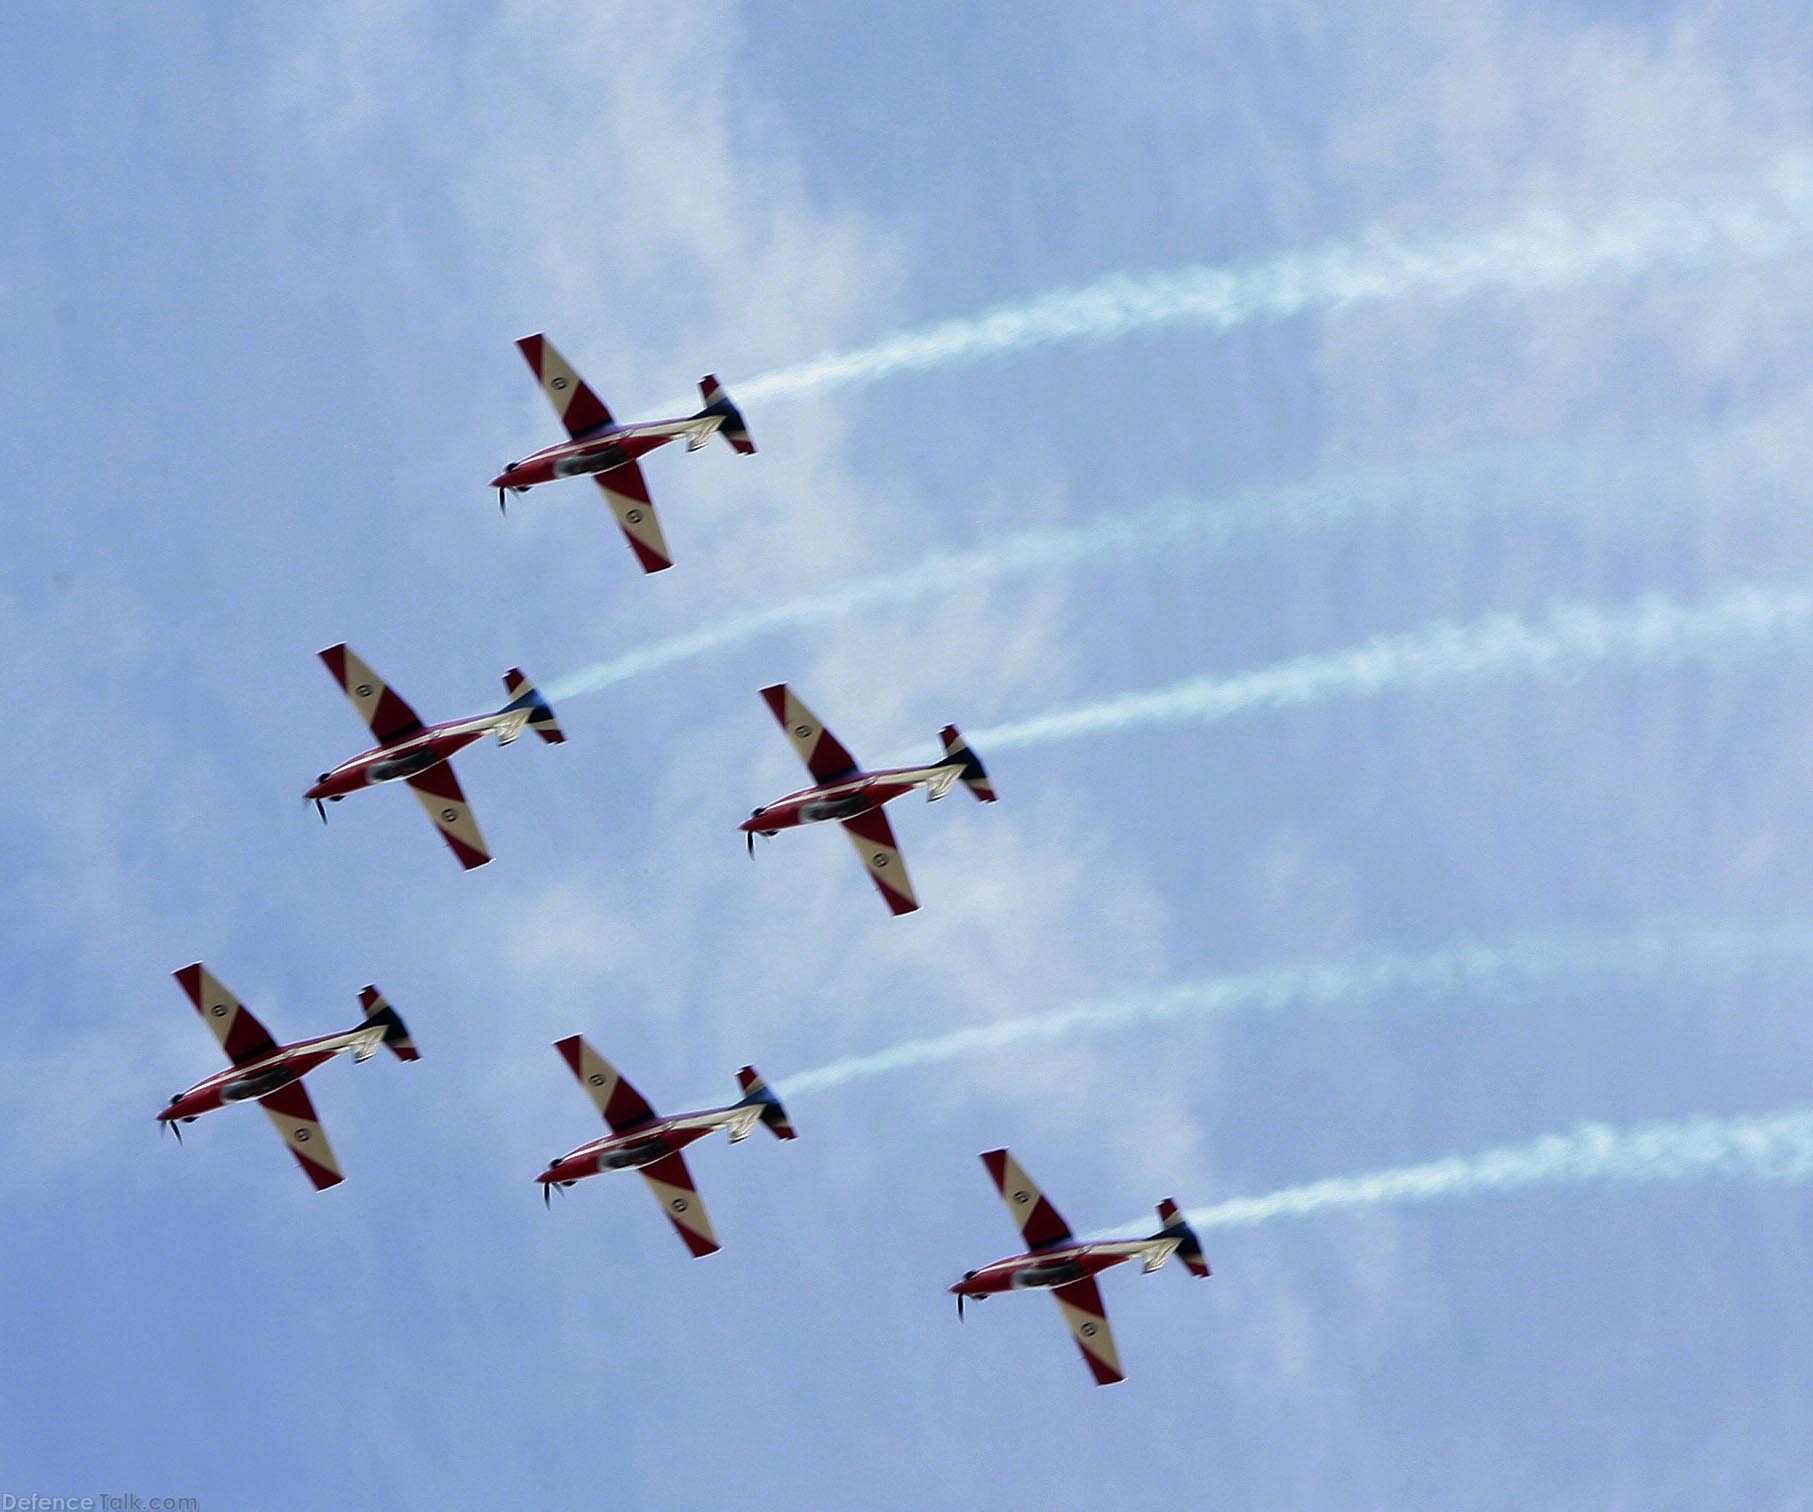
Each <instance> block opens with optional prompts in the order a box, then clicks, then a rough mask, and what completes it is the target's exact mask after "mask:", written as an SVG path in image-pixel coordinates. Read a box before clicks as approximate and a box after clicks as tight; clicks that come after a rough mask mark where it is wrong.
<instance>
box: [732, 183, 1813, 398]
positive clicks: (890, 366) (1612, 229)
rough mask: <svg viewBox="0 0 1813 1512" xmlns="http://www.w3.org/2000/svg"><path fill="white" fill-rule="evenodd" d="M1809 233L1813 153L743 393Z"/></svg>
mask: <svg viewBox="0 0 1813 1512" xmlns="http://www.w3.org/2000/svg"><path fill="white" fill-rule="evenodd" d="M1810 233H1813V160H1810V159H1809V157H1808V155H1807V154H1806V153H1804V152H1798V151H1797V152H1791V153H1787V154H1785V155H1784V156H1782V157H1781V158H1780V159H1778V160H1777V161H1776V162H1775V163H1774V164H1773V165H1772V166H1771V167H1770V168H1769V169H1768V170H1767V171H1766V172H1765V173H1764V174H1763V175H1762V176H1761V177H1760V178H1759V179H1758V180H1756V181H1755V182H1754V183H1753V184H1752V185H1750V186H1748V187H1746V188H1745V189H1742V190H1739V191H1735V192H1734V191H1732V190H1731V189H1729V188H1728V187H1727V188H1721V189H1718V190H1712V191H1709V192H1706V193H1702V194H1699V195H1697V196H1694V197H1687V198H1682V199H1677V200H1671V201H1660V202H1651V203H1647V204H1632V205H1626V206H1624V207H1622V208H1617V209H1613V210H1611V211H1609V212H1607V213H1605V214H1604V215H1603V216H1601V217H1600V218H1598V219H1597V220H1595V221H1593V222H1591V223H1586V224H1582V223H1579V222H1573V221H1570V220H1568V219H1567V218H1565V217H1563V216H1561V215H1559V214H1556V213H1554V212H1545V213H1540V214H1535V215H1531V216H1530V217H1528V218H1526V219H1525V220H1522V221H1520V222H1517V223H1516V224H1513V225H1509V226H1506V227H1503V228H1501V229H1499V230H1497V231H1494V232H1490V233H1487V234H1485V235H1481V236H1473V237H1466V236H1457V237H1449V238H1446V239H1441V240H1431V241H1426V242H1421V243H1417V242H1406V241H1403V240H1401V239H1398V238H1395V237H1392V236H1389V235H1386V234H1383V233H1380V232H1373V233H1371V234H1368V235H1364V236H1361V237H1359V238H1357V239H1355V240H1352V241H1345V242H1335V243H1332V244H1330V245H1328V246H1324V247H1321V248H1319V249H1317V250H1314V251H1310V252H1294V253H1288V254H1285V255H1284V256H1280V257H1274V258H1270V259H1268V260H1266V261H1263V262H1257V263H1250V264H1247V265H1245V266H1236V267H1212V266H1205V265H1197V266H1193V267H1186V268H1178V269H1173V270H1172V271H1170V272H1165V273H1148V274H1130V273H1120V274H1115V275H1113V276H1112V277H1109V278H1104V279H1102V280H1100V281H1099V282H1096V283H1092V284H1088V285H1086V286H1084V287H1081V288H1074V289H1058V290H1054V291H1053V292H1051V293H1048V294H1042V295H1039V296H1037V297H1036V298H1033V299H1029V300H1025V301H1023V302H1020V303H1016V304H1007V305H1001V306H999V307H997V308H995V309H993V310H988V311H985V312H984V313H982V314H980V315H977V316H972V317H968V318H965V319H960V320H949V321H944V322H942V323H940V324H937V325H932V326H925V327H922V328H919V329H916V330H908V331H901V332H897V333H895V334H894V335H891V336H886V337H883V338H882V339H881V340H880V341H877V342H875V343H873V344H872V345H870V346H865V347H858V348H855V349H852V350H850V351H844V352H833V353H830V354H828V355H826V356H823V357H818V358H814V359H812V360H811V361H808V362H803V363H800V364H798V365H797V366H794V367H788V368H781V369H778V370H776V371H774V372H770V373H764V374H762V375H761V376H759V377H757V378H754V379H752V380H745V381H743V382H741V383H739V384H737V385H735V387H736V390H737V394H738V397H739V400H741V401H748V400H763V399H776V398H783V397H786V396H788V395H792V394H800V393H805V392H808V391H811V390H816V389H825V388H833V387H843V386H847V385H851V384H859V383H873V382H875V381H876V380H878V379H881V378H887V377H890V376H892V375H894V374H897V373H908V372H922V371H925V370H926V369H929V368H937V367H944V366H947V365H949V364H951V363H956V362H974V361H976V360H978V359H980V358H984V357H992V356H996V355H998V354H1001V353H1005V352H1016V351H1023V350H1026V349H1028V348H1031V347H1038V346H1044V345H1047V344H1049V343H1052V342H1064V341H1112V340H1114V339H1116V338H1118V337H1121V336H1125V335H1128V334H1130V333H1132V332H1135V331H1142V330H1150V329H1153V328H1156V327H1160V326H1169V325H1198V326H1206V327H1208V328H1209V329H1211V330H1215V331H1227V330H1232V329H1234V328H1235V327H1237V326H1242V325H1247V324H1250V323H1252V322H1255V321H1263V320H1283V319H1286V318H1288V317H1290V316H1293V315H1298V314H1302V313H1304V312H1305V311H1309V310H1323V309H1335V308H1339V307H1340V306H1343V305H1349V304H1356V303H1361V302H1374V301H1381V300H1388V299H1402V298H1408V297H1412V296H1415V297H1420V298H1423V299H1432V300H1457V299H1462V298H1465V297H1467V296H1469V295H1474V294H1479V293H1482V292H1486V291H1489V290H1501V289H1502V290H1505V291H1508V292H1512V293H1528V292H1531V291H1535V290H1544V289H1558V288H1566V287H1569V286H1572V285H1578V284H1582V283H1587V282H1590V281H1592V280H1594V279H1600V278H1618V277H1621V278H1635V277H1640V276H1641V275H1643V274H1645V273H1648V272H1651V271H1654V270H1658V269H1669V268H1677V269H1684V270H1692V269H1695V268H1700V267H1706V266H1709V265H1713V264H1716V263H1719V262H1724V261H1731V260H1745V261H1754V260H1757V259H1761V258H1768V257H1775V256H1779V255H1781V254H1782V253H1784V252H1787V251H1789V250H1790V249H1792V248H1794V247H1796V246H1799V245H1801V244H1803V243H1804V242H1805V241H1806V240H1807V239H1808V237H1809V234H1810Z"/></svg>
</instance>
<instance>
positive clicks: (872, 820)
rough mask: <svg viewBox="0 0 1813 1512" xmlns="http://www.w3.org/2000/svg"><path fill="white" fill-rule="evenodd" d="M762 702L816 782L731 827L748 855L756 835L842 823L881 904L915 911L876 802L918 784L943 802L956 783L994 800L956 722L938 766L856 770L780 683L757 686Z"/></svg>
mask: <svg viewBox="0 0 1813 1512" xmlns="http://www.w3.org/2000/svg"><path fill="white" fill-rule="evenodd" d="M762 697H763V698H765V699H767V700H768V707H769V708H770V709H772V710H773V711H774V717H775V718H776V719H777V720H779V721H780V726H781V728H782V729H783V730H785V731H786V732H787V738H788V739H789V740H791V741H792V742H793V749H794V750H796V751H798V752H799V754H800V759H801V760H802V761H804V762H805V763H806V769H807V770H808V771H809V772H811V773H812V775H813V777H815V778H816V779H817V785H816V786H814V787H809V788H805V789H802V790H801V791H800V792H797V793H789V794H788V795H787V796H786V797H785V798H781V799H777V800H776V801H775V802H773V803H765V804H763V805H762V806H761V807H760V808H758V809H757V810H756V811H755V812H754V813H752V814H751V815H750V816H749V817H748V818H747V819H745V820H744V821H743V822H742V823H741V824H740V825H738V826H737V828H739V829H740V830H742V831H743V833H744V834H745V835H747V836H748V839H749V852H750V854H751V855H754V854H755V837H756V836H757V835H772V834H775V833H776V832H777V831H779V830H784V829H797V828H798V827H799V826H800V825H802V824H816V823H818V822H819V821H820V820H824V819H838V820H841V821H842V822H843V827H844V830H845V832H846V833H847V834H848V835H849V836H850V839H851V840H852V841H854V842H855V845H856V853H857V854H858V855H859V856H861V857H862V864H863V865H864V866H866V867H868V869H869V875H870V876H871V877H873V878H874V879H875V885H876V887H877V888H879V889H880V890H881V895H882V897H883V898H884V899H886V900H887V905H888V907H889V908H891V909H892V910H893V911H894V912H895V913H897V914H904V913H911V912H912V911H913V910H914V909H916V908H917V907H918V906H919V900H918V899H917V898H915V897H914V896H913V883H912V880H911V879H910V878H909V877H908V876H907V869H906V863H905V862H904V861H902V860H901V859H900V847H899V846H898V845H897V844H895V841H894V831H893V829H892V827H891V826H890V825H889V824H888V816H887V814H886V813H884V812H883V811H882V805H883V804H886V803H890V802H892V801H893V800H894V799H896V798H898V797H899V796H900V795H901V794H902V793H910V792H912V791H913V789H914V788H921V787H922V788H924V789H925V790H926V794H925V796H926V798H927V800H928V801H929V800H935V799H938V798H942V797H943V796H944V795H945V794H946V793H948V792H949V791H950V790H951V788H952V787H953V786H954V785H955V784H956V783H958V782H962V783H963V785H964V786H965V787H967V788H968V789H969V790H970V791H971V792H972V793H974V794H975V795H976V797H977V798H979V799H980V800H981V801H982V802H983V803H993V802H994V801H995V789H994V785H993V784H992V783H991V782H990V781H989V780H988V773H987V772H985V771H984V770H983V769H982V763H981V761H980V760H978V759H977V757H976V754H975V752H974V751H972V750H970V748H969V747H968V746H967V745H965V744H964V741H963V737H962V736H961V735H960V734H958V733H957V727H956V726H955V725H946V726H945V727H944V729H943V730H942V731H941V732H940V739H942V740H943V742H944V759H943V760H942V761H938V762H934V763H933V764H932V765H931V766H920V767H895V768H891V769H889V770H888V771H884V772H864V771H861V770H860V769H859V768H858V767H857V765H856V758H855V757H854V756H852V755H851V754H850V753H849V752H848V751H847V750H845V749H844V747H843V745H842V744H841V743H840V742H839V741H838V739H837V737H836V736H835V735H833V734H832V733H831V732H830V731H829V730H827V729H826V728H825V727H824V725H822V724H821V723H820V722H819V719H818V716H817V715H816V714H814V713H813V712H812V711H811V710H810V709H808V708H807V707H806V706H805V705H804V704H803V703H801V702H800V701H799V699H798V698H797V697H795V696H794V694H793V692H792V691H791V690H790V689H789V688H788V687H787V685H786V684H785V683H776V684H775V685H774V686H773V687H772V688H763V689H762Z"/></svg>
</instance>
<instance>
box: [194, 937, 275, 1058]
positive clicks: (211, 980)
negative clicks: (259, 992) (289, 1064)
mask: <svg viewBox="0 0 1813 1512" xmlns="http://www.w3.org/2000/svg"><path fill="white" fill-rule="evenodd" d="M171 974H172V975H173V976H174V977H175V978H176V982H177V985H178V986H179V987H181V988H182V990H183V991H184V992H186V993H188V994H189V1001H190V1002H191V1003H193V1004H195V1011H196V1012H197V1013H199V1014H200V1015H201V1018H202V1022H203V1023H204V1024H206V1025H207V1026H208V1027H209V1028H210V1029H211V1030H213V1031H214V1038H215V1039H217V1040H219V1041H220V1048H221V1049H222V1050H224V1051H226V1053H227V1059H228V1060H230V1061H232V1063H233V1064H234V1065H236V1066H243V1065H244V1064H245V1063H246V1062H247V1061H255V1060H260V1059H262V1058H263V1057H265V1056H267V1055H269V1054H271V1052H272V1051H274V1050H275V1049H276V1048H277V1041H276V1040H274V1039H272V1038H271V1032H270V1030H268V1029H266V1028H265V1027H264V1025H263V1024H261V1023H259V1022H258V1020H257V1019H255V1018H254V1017H253V1016H252V1014H251V1012H250V1010H249V1009H247V1007H246V1005H245V1004H244V1003H242V1002H240V1001H239V999H238V998H236V997H234V996H233V994H232V993H230V992H228V991H227V989H226V988H225V987H223V986H221V984H220V982H219V980H218V979H217V978H216V977H215V975H214V973H213V972H211V971H209V970H208V968H207V967H206V966H204V965H202V963H201V962H200V961H197V962H196V963H195V964H194V965H193V966H185V967H183V969H182V970H181V971H177V972H173V973H171Z"/></svg>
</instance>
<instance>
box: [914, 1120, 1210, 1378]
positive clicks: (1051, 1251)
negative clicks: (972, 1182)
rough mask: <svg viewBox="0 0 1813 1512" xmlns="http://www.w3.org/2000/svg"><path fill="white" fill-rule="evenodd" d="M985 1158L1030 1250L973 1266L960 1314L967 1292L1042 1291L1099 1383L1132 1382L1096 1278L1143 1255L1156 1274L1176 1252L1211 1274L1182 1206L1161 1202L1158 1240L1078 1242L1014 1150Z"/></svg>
mask: <svg viewBox="0 0 1813 1512" xmlns="http://www.w3.org/2000/svg"><path fill="white" fill-rule="evenodd" d="M982 1163H983V1164H984V1165H985V1166H987V1167H988V1174H989V1175H990V1176H992V1177H993V1178H994V1182H995V1186H996V1187H997V1188H998V1189H999V1190H1000V1193H1001V1200H1002V1201H1003V1202H1005V1203H1006V1204H1007V1211H1008V1212H1009V1213H1011V1214H1012V1215H1013V1220H1014V1222H1015V1223H1017V1224H1019V1226H1020V1235H1021V1237H1022V1238H1024V1239H1025V1241H1026V1253H1025V1254H1023V1255H1012V1256H1009V1257H1008V1258H1007V1259H1005V1260H996V1261H995V1262H993V1263H992V1264H990V1265H985V1266H983V1267H982V1268H981V1269H979V1270H972V1271H965V1272H964V1273H963V1279H962V1280H961V1281H959V1282H957V1283H956V1284H955V1285H954V1286H952V1287H951V1288H950V1289H951V1291H952V1292H954V1293H955V1294H956V1297H957V1316H958V1318H962V1316H963V1300H964V1298H965V1297H967V1298H969V1300H970V1301H972V1302H981V1301H983V1300H984V1299H985V1298H987V1297H990V1296H992V1295H993V1294H994V1293H996V1292H1010V1291H1024V1290H1027V1289H1029V1288H1042V1289H1044V1290H1047V1291H1049V1292H1050V1293H1051V1294H1052V1296H1053V1297H1054V1298H1055V1299H1056V1301H1057V1304H1058V1310H1059V1311H1060V1312H1062V1313H1063V1314H1064V1321H1065V1322H1066V1323H1068V1324H1069V1325H1070V1332H1071V1333H1072V1334H1073V1335H1074V1336H1075V1338H1076V1342H1077V1347H1078V1348H1079V1349H1081V1350H1082V1351H1083V1358H1084V1360H1086V1361H1087V1362H1088V1365H1089V1369H1090V1371H1091V1373H1092V1374H1093V1375H1094V1376H1095V1383H1096V1385H1098V1386H1112V1385H1113V1384H1114V1383H1115V1382H1116V1381H1121V1380H1125V1379H1126V1377H1125V1376H1123V1375H1122V1374H1121V1361H1120V1355H1119V1354H1118V1353H1117V1352H1116V1350H1115V1348H1114V1335H1113V1334H1111V1333H1110V1332H1109V1331H1108V1314H1107V1312H1106V1311H1105V1310H1104V1309H1103V1307H1102V1294H1101V1292H1100V1291H1098V1290H1097V1289H1096V1285H1095V1278H1096V1276H1097V1275H1098V1274H1099V1273H1100V1272H1102V1271H1105V1270H1107V1269H1108V1268H1109V1267H1110V1266H1113V1265H1119V1264H1120V1263H1121V1262H1122V1261H1123V1260H1134V1259H1139V1260H1143V1261H1144V1262H1145V1269H1146V1274H1147V1275H1150V1274H1151V1273H1152V1272H1153V1271H1155V1270H1158V1269H1159V1268H1161V1267H1162V1266H1163V1265H1164V1263H1165V1262H1166V1261H1167V1260H1169V1259H1170V1258H1171V1256H1172V1255H1177V1256H1179V1257H1180V1258H1181V1259H1182V1260H1183V1263H1184V1265H1185V1267H1186V1268H1187V1269H1188V1270H1189V1272H1190V1274H1191V1275H1192V1276H1206V1275H1208V1274H1209V1262H1208V1261H1207V1260H1205V1259H1204V1258H1203V1254H1202V1246H1201V1245H1200V1244H1199V1243H1197V1240H1196V1235H1195V1233H1194V1232H1193V1231H1192V1230H1191V1228H1190V1225H1189V1224H1187V1223H1186V1222H1184V1218H1183V1214H1182V1213H1181V1212H1180V1211H1179V1210H1178V1207H1177V1204H1176V1203H1175V1202H1174V1201H1172V1200H1171V1199H1170V1198H1168V1197H1167V1198H1166V1199H1165V1200H1164V1201H1163V1202H1161V1203H1159V1205H1158V1220H1159V1223H1160V1225H1161V1227H1160V1228H1159V1231H1158V1232H1157V1233H1156V1234H1154V1235H1153V1236H1152V1237H1151V1238H1150V1239H1110V1240H1105V1241H1100V1242H1094V1243H1085V1242H1078V1241H1077V1240H1075V1239H1073V1238H1072V1237H1071V1235H1070V1226H1069V1225H1068V1224H1067V1223H1065V1222H1064V1219H1063V1217H1062V1215H1061V1214H1059V1212H1058V1210H1057V1209H1056V1208H1055V1207H1053V1206H1052V1205H1051V1203H1050V1201H1049V1200H1048V1199H1047V1198H1046V1197H1045V1195H1044V1194H1043V1193H1042V1192H1040V1190H1039V1189H1038V1188H1037V1187H1036V1186H1034V1185H1033V1183H1032V1179H1031V1178H1030V1177H1029V1176H1028V1175H1027V1174H1026V1172H1025V1171H1023V1170H1021V1169H1020V1165H1019V1162H1018V1161H1016V1160H1015V1159H1014V1158H1013V1156H1012V1155H1010V1154H1008V1152H1007V1151H1006V1150H990V1151H988V1153H987V1154H985V1155H984V1156H983V1157H982Z"/></svg>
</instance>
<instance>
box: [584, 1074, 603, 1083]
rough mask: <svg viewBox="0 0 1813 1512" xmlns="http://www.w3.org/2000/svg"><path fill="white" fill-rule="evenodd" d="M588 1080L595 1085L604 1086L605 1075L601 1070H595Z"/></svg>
mask: <svg viewBox="0 0 1813 1512" xmlns="http://www.w3.org/2000/svg"><path fill="white" fill-rule="evenodd" d="M586 1080H587V1081H589V1082H590V1083H591V1084H592V1085H593V1086H594V1087H602V1086H603V1085H604V1076H603V1074H602V1073H601V1072H597V1071H594V1072H593V1073H592V1074H591V1075H590V1076H588V1077H587V1078H586Z"/></svg>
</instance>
